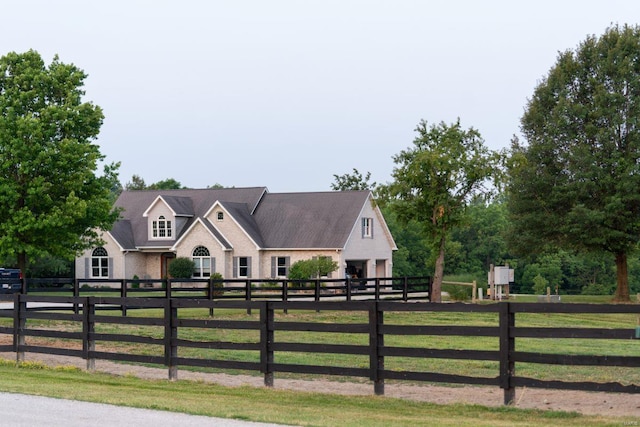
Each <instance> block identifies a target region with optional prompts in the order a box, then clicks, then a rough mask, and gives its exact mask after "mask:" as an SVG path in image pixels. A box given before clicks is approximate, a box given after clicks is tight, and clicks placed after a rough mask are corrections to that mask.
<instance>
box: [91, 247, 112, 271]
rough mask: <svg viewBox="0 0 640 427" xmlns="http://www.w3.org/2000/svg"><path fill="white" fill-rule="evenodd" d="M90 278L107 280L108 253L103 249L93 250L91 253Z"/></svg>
mask: <svg viewBox="0 0 640 427" xmlns="http://www.w3.org/2000/svg"><path fill="white" fill-rule="evenodd" d="M91 277H95V278H99V279H104V278H109V253H108V252H107V250H106V249H105V248H103V247H99V248H95V249H94V250H93V252H92V253H91Z"/></svg>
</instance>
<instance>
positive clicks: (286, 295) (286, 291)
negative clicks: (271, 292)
mask: <svg viewBox="0 0 640 427" xmlns="http://www.w3.org/2000/svg"><path fill="white" fill-rule="evenodd" d="M287 301H289V282H287V281H286V280H283V281H282V302H287ZM288 312H289V310H287V306H286V304H285V306H284V314H287V313H288Z"/></svg>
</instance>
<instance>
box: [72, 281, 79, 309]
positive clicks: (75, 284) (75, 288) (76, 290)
mask: <svg viewBox="0 0 640 427" xmlns="http://www.w3.org/2000/svg"><path fill="white" fill-rule="evenodd" d="M79 296H80V279H75V280H74V281H73V297H74V298H78V297H79ZM73 312H74V313H75V314H80V307H79V306H78V303H75V302H74V303H73Z"/></svg>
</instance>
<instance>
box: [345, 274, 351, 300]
mask: <svg viewBox="0 0 640 427" xmlns="http://www.w3.org/2000/svg"><path fill="white" fill-rule="evenodd" d="M345 283H346V284H347V301H351V277H347V280H346V281H345Z"/></svg>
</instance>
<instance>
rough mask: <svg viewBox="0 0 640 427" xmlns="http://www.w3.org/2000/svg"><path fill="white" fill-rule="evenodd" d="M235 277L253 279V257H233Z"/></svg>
mask: <svg viewBox="0 0 640 427" xmlns="http://www.w3.org/2000/svg"><path fill="white" fill-rule="evenodd" d="M233 277H234V278H249V277H251V257H250V256H236V257H233Z"/></svg>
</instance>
